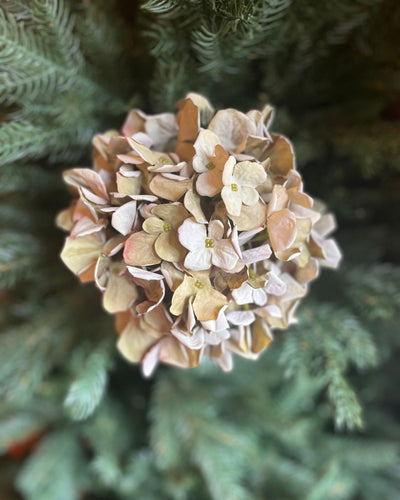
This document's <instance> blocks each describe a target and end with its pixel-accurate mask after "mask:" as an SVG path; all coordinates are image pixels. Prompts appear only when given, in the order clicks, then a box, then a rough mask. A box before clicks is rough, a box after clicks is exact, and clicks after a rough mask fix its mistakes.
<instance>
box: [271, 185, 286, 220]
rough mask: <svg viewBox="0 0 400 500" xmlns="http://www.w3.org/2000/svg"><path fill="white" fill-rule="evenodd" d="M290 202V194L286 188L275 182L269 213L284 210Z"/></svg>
mask: <svg viewBox="0 0 400 500" xmlns="http://www.w3.org/2000/svg"><path fill="white" fill-rule="evenodd" d="M288 202H289V196H288V193H287V191H286V188H284V187H283V186H281V185H279V184H275V186H274V187H273V189H272V195H271V200H270V202H269V203H268V215H271V214H272V213H273V212H277V211H279V210H283V209H284V208H287V205H288Z"/></svg>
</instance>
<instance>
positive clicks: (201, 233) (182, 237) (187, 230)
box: [178, 219, 207, 251]
mask: <svg viewBox="0 0 400 500" xmlns="http://www.w3.org/2000/svg"><path fill="white" fill-rule="evenodd" d="M178 236H179V241H180V242H181V244H182V245H183V246H184V247H185V248H187V249H188V250H191V251H194V250H197V249H203V248H205V241H206V238H207V231H206V228H205V226H204V224H199V223H197V222H194V221H193V220H192V219H186V220H185V221H184V222H183V224H182V225H181V226H180V227H179V228H178Z"/></svg>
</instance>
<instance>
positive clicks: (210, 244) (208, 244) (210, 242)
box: [206, 238, 214, 248]
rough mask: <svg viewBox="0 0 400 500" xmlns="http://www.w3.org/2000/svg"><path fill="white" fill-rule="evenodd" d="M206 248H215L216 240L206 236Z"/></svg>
mask: <svg viewBox="0 0 400 500" xmlns="http://www.w3.org/2000/svg"><path fill="white" fill-rule="evenodd" d="M206 248H214V240H213V239H212V238H206Z"/></svg>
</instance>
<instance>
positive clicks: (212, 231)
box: [208, 219, 224, 240]
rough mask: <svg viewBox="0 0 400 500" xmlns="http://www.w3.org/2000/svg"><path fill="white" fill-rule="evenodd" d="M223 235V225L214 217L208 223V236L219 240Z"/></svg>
mask: <svg viewBox="0 0 400 500" xmlns="http://www.w3.org/2000/svg"><path fill="white" fill-rule="evenodd" d="M223 236H224V225H223V224H222V222H221V221H220V220H217V219H214V220H212V221H211V222H210V223H209V224H208V237H209V238H213V239H215V240H221V239H222V238H223Z"/></svg>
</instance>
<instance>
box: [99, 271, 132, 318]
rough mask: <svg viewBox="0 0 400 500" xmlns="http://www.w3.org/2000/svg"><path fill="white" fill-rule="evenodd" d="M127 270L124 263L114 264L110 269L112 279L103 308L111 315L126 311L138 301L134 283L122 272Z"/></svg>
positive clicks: (109, 281)
mask: <svg viewBox="0 0 400 500" xmlns="http://www.w3.org/2000/svg"><path fill="white" fill-rule="evenodd" d="M123 269H125V265H124V264H122V263H114V264H113V265H112V266H111V269H110V277H109V279H108V284H107V288H106V291H105V292H104V295H103V307H104V309H105V310H106V311H107V312H109V313H112V314H113V313H116V312H120V311H126V310H127V309H128V308H129V307H130V306H131V304H132V303H133V302H134V301H135V300H136V298H137V296H138V293H137V289H136V286H135V284H134V283H132V281H130V280H128V279H127V278H126V277H124V276H120V275H119V274H120V272H121V271H122V270H123Z"/></svg>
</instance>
